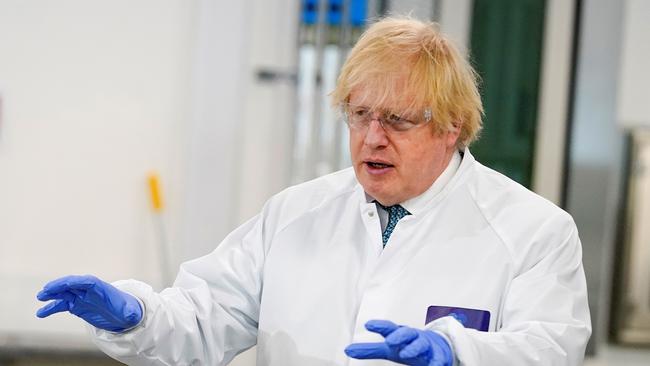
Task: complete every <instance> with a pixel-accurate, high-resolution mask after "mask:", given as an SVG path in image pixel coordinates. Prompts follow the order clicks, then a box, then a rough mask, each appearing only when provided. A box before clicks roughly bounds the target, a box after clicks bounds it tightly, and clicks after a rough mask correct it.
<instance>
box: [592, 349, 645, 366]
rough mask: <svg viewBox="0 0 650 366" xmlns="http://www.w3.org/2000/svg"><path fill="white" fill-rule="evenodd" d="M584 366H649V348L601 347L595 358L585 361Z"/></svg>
mask: <svg viewBox="0 0 650 366" xmlns="http://www.w3.org/2000/svg"><path fill="white" fill-rule="evenodd" d="M584 366H650V348H629V347H620V346H611V345H608V346H601V347H600V348H599V352H598V355H597V357H595V358H588V359H586V360H585V363H584Z"/></svg>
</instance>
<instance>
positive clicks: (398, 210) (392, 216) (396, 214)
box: [375, 201, 411, 247]
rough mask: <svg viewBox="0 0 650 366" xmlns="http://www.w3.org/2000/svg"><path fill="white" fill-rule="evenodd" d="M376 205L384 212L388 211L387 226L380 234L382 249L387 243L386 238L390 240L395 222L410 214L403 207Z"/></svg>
mask: <svg viewBox="0 0 650 366" xmlns="http://www.w3.org/2000/svg"><path fill="white" fill-rule="evenodd" d="M375 202H377V201H375ZM377 204H378V205H379V206H380V207H381V208H383V209H384V210H386V211H388V224H387V225H386V229H384V232H383V233H382V234H381V240H382V241H383V242H384V247H385V246H386V243H388V238H390V234H392V233H393V230H395V226H397V222H398V221H399V220H401V219H402V218H403V217H404V216H406V215H410V214H411V213H410V212H408V211H407V210H406V209H405V208H404V207H402V206H400V205H394V206H388V207H386V206H384V205H382V204H381V203H379V202H377Z"/></svg>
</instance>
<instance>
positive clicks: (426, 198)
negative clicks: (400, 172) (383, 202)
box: [365, 151, 462, 215]
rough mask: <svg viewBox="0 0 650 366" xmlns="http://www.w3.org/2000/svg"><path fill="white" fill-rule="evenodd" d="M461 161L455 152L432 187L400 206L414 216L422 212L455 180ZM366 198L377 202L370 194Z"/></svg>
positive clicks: (367, 200) (366, 194) (368, 200)
mask: <svg viewBox="0 0 650 366" xmlns="http://www.w3.org/2000/svg"><path fill="white" fill-rule="evenodd" d="M461 161H462V158H461V156H460V153H459V152H458V151H456V152H454V154H453V155H452V156H451V160H450V161H449V164H447V167H446V168H445V170H444V171H443V172H442V174H440V176H438V178H437V179H436V180H435V181H434V182H433V184H431V187H429V188H428V189H427V190H426V191H424V193H422V194H421V195H419V196H417V197H413V198H410V199H408V200H406V201H404V202H401V203H400V205H401V206H402V207H404V208H405V209H406V210H407V211H408V212H410V213H411V214H413V215H417V214H419V213H420V212H422V209H423V208H424V207H425V206H426V205H427V203H428V202H430V201H431V199H433V198H434V197H435V196H436V195H438V193H440V192H441V191H442V190H443V188H445V186H446V185H447V183H449V181H450V180H451V178H453V176H454V175H455V174H456V172H457V171H458V168H459V167H460V163H461ZM365 198H366V202H367V203H371V202H373V201H374V200H375V199H374V198H373V197H372V196H370V195H369V194H368V193H365Z"/></svg>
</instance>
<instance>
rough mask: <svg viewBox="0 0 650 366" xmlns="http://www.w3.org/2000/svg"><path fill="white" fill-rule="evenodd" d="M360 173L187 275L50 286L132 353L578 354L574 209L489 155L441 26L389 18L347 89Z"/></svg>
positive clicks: (495, 357)
mask: <svg viewBox="0 0 650 366" xmlns="http://www.w3.org/2000/svg"><path fill="white" fill-rule="evenodd" d="M333 100H334V104H335V105H336V106H337V107H340V108H341V110H342V112H343V114H344V117H345V119H346V122H347V124H348V126H349V129H350V152H351V156H352V162H353V167H352V168H349V169H345V170H343V171H340V172H336V173H333V174H330V175H327V176H324V177H321V178H318V179H316V180H313V181H310V182H307V183H303V184H300V185H297V186H294V187H291V188H288V189H286V190H285V191H283V192H281V193H279V194H278V195H276V196H274V197H273V198H271V199H270V200H269V201H268V202H267V203H266V205H265V206H264V208H263V209H262V212H261V213H260V214H259V215H257V216H256V217H254V218H252V219H251V220H249V221H248V222H246V223H244V224H243V225H242V226H240V227H239V228H238V229H236V230H235V231H234V232H232V233H231V234H230V235H228V236H227V237H226V238H225V239H224V241H223V242H222V243H221V244H220V245H219V246H218V247H217V249H216V250H215V251H214V252H212V253H210V254H208V255H207V256H205V257H202V258H198V259H195V260H192V261H189V262H187V263H184V264H183V265H182V266H181V268H180V272H179V274H178V277H177V278H176V281H175V284H174V287H172V288H168V289H165V290H164V291H162V292H161V293H155V292H154V291H152V289H151V288H150V287H149V286H148V285H146V284H144V283H141V282H137V281H133V280H131V281H121V282H118V283H115V284H114V286H113V285H110V284H107V283H105V282H103V281H101V280H99V279H97V278H95V277H92V276H68V277H64V278H62V279H59V280H55V281H53V282H51V283H49V284H47V285H46V286H45V288H44V290H43V291H41V292H40V293H39V294H38V298H39V299H40V300H55V301H53V302H51V303H50V304H48V305H46V306H45V307H44V308H42V309H41V310H39V313H38V316H41V317H44V316H48V315H50V314H53V313H56V312H60V311H70V312H71V313H73V314H76V315H78V316H80V317H82V318H84V319H85V320H87V321H88V322H89V323H90V324H92V325H94V326H95V327H94V328H93V334H94V340H95V342H96V344H97V345H98V346H99V347H100V348H101V349H102V350H103V351H105V352H106V353H108V354H109V355H111V356H112V357H114V358H116V359H118V360H120V361H123V362H125V363H128V364H133V365H154V364H160V365H189V364H192V365H224V364H227V363H228V362H229V361H230V360H231V359H232V358H233V357H234V356H235V355H237V354H238V353H240V352H242V351H243V350H245V349H247V348H249V347H251V346H253V345H256V344H257V354H258V364H260V365H282V366H290V365H374V364H377V365H379V364H387V363H386V361H384V360H389V361H393V362H397V363H402V364H409V365H445V366H446V365H453V364H460V365H579V364H581V363H582V359H583V355H584V349H585V345H586V342H587V340H588V338H589V336H590V333H591V326H590V318H589V310H588V307H587V293H586V284H585V278H584V271H583V268H582V261H581V246H580V241H579V239H578V234H577V230H576V227H575V224H574V223H573V221H572V219H571V217H570V216H569V215H568V214H567V213H565V212H564V211H562V210H560V209H559V208H557V207H555V206H554V205H553V204H551V203H550V202H548V201H546V200H544V199H543V198H541V197H539V196H537V195H535V194H533V193H532V192H530V191H528V190H526V189H525V188H523V187H522V186H520V185H518V184H517V183H515V182H513V181H511V180H510V179H508V178H506V177H504V176H502V175H501V174H499V173H496V172H494V171H492V170H490V169H488V168H486V167H484V166H482V165H481V164H479V163H478V162H476V161H475V160H474V158H473V157H472V155H471V154H470V152H469V149H468V148H467V146H468V145H469V144H470V143H471V142H472V141H473V140H474V139H475V138H476V136H477V133H478V132H479V130H480V127H481V121H480V118H481V114H482V106H481V102H480V97H479V94H478V90H477V86H476V81H475V75H474V71H473V70H472V68H471V67H470V66H469V64H468V63H467V62H466V61H465V60H464V59H463V58H462V57H460V56H459V53H458V51H457V50H456V49H455V48H454V46H453V45H452V44H451V43H450V42H449V41H448V40H447V39H446V38H445V37H444V36H443V35H442V34H440V33H439V31H438V30H437V28H436V27H435V25H432V24H426V23H422V22H419V21H416V20H411V19H394V18H392V19H391V18H389V19H384V20H381V21H379V22H377V23H375V24H374V25H372V26H371V27H370V28H369V29H368V30H367V31H366V32H365V33H364V35H363V36H362V37H361V39H360V40H359V41H358V43H357V44H356V46H355V47H354V48H353V49H352V51H351V53H350V56H349V57H348V59H347V61H346V63H345V65H344V66H343V68H342V71H341V75H340V77H339V81H338V85H337V88H336V90H335V91H334V93H333Z"/></svg>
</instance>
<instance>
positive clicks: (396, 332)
mask: <svg viewBox="0 0 650 366" xmlns="http://www.w3.org/2000/svg"><path fill="white" fill-rule="evenodd" d="M366 329H368V330H369V331H371V332H375V333H379V334H381V335H382V336H384V338H385V340H384V342H379V343H353V344H351V345H349V346H348V347H347V348H346V349H345V353H346V354H347V355H348V356H350V357H352V358H358V359H384V360H389V361H393V362H397V363H401V364H404V365H413V366H451V365H453V363H454V361H453V355H452V352H451V347H449V344H447V341H446V340H445V339H444V338H443V337H442V336H441V335H439V334H438V333H435V332H432V331H430V330H421V329H416V328H411V327H407V326H401V325H397V324H395V323H393V322H390V321H388V320H370V321H368V322H367V323H366Z"/></svg>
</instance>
